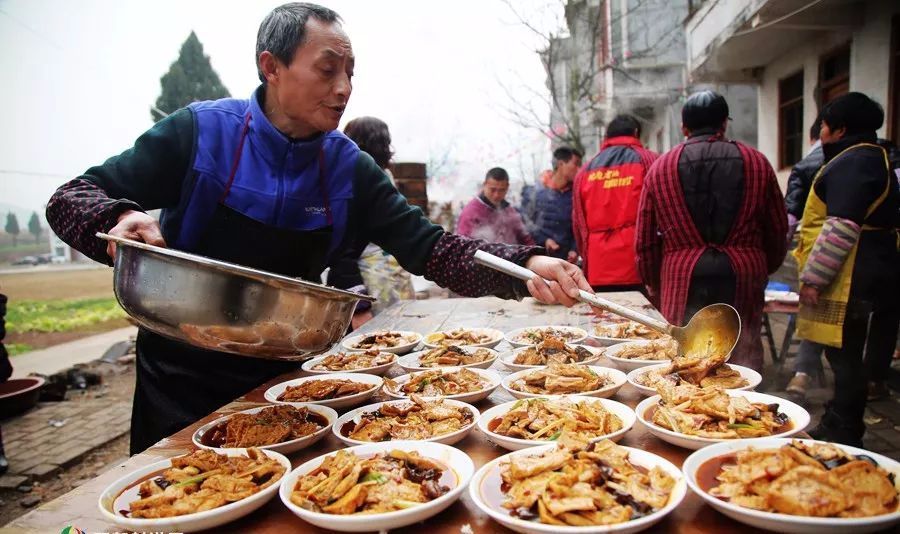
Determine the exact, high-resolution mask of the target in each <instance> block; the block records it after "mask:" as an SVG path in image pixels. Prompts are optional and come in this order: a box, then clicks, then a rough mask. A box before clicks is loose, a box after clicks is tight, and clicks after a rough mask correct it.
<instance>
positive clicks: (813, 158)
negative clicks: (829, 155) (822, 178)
mask: <svg viewBox="0 0 900 534" xmlns="http://www.w3.org/2000/svg"><path fill="white" fill-rule="evenodd" d="M821 128H822V117H816V120H815V122H813V125H812V127H811V128H810V129H809V141H810V144H811V145H812V146H811V147H810V149H809V152H807V153H806V157H804V158H803V159H801V160H800V161H798V162H797V164H796V165H794V168H793V169H791V175H790V176H788V182H787V192H786V193H785V194H784V205H785V207H786V208H787V214H788V235H787V239H788V242H790V241H791V239H792V238H793V237H794V232H795V231H796V230H797V223H798V222H800V219H801V218H802V217H803V208H805V207H806V197H808V196H809V188H810V187H812V182H813V178H815V177H816V173H817V172H819V168H821V167H822V162H823V161H824V160H825V156H824V155H823V154H822V143H821V141H819V130H820V129H821Z"/></svg>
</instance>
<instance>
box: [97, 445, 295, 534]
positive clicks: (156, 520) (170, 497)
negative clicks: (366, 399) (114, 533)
mask: <svg viewBox="0 0 900 534" xmlns="http://www.w3.org/2000/svg"><path fill="white" fill-rule="evenodd" d="M290 470H291V462H290V461H289V460H288V459H287V458H285V457H284V455H282V454H279V453H277V452H275V451H271V450H261V449H254V448H251V449H228V450H225V451H221V452H220V451H214V450H208V449H200V450H196V451H193V452H191V453H190V454H186V455H183V456H176V457H174V458H168V459H166V460H160V461H159V462H155V463H152V464H150V465H148V466H146V467H142V468H141V469H138V470H136V471H134V472H132V473H129V474H127V475H125V476H124V477H122V478H120V479H119V480H117V481H115V482H113V483H112V484H110V485H109V486H108V487H107V488H106V489H105V490H103V493H101V494H100V500H99V503H98V505H99V507H100V513H101V514H102V515H103V517H104V519H106V520H107V521H109V522H110V523H113V524H115V525H118V526H120V527H122V528H124V529H126V530H128V531H134V532H194V531H197V530H206V529H212V528H216V527H220V526H222V525H224V524H226V523H230V522H232V521H234V520H236V519H239V518H241V517H244V516H245V515H247V514H249V513H251V512H253V511H254V510H256V509H258V508H259V507H261V506H262V505H264V504H266V502H268V501H269V499H271V498H272V497H274V496H275V494H276V493H277V492H278V489H279V486H280V484H281V482H282V479H283V478H284V477H285V476H286V475H287V473H288V472H289V471H290Z"/></svg>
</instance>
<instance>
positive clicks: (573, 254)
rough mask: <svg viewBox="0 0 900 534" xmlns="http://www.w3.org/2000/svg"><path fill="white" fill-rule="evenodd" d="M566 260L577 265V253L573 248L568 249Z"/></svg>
mask: <svg viewBox="0 0 900 534" xmlns="http://www.w3.org/2000/svg"><path fill="white" fill-rule="evenodd" d="M566 261H568V262H569V263H574V264H576V265H577V264H578V253H577V252H575V251H574V250H570V251H569V253H568V254H567V255H566Z"/></svg>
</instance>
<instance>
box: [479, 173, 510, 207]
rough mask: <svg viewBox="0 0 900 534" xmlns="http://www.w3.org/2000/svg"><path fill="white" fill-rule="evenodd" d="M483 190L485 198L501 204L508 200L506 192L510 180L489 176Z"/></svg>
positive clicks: (496, 204)
mask: <svg viewBox="0 0 900 534" xmlns="http://www.w3.org/2000/svg"><path fill="white" fill-rule="evenodd" d="M481 191H482V192H483V193H484V198H486V199H488V200H489V201H490V202H491V204H493V205H495V206H499V205H500V203H501V202H503V201H504V200H506V193H507V191H509V181H507V180H494V179H493V178H488V179H487V180H485V181H484V186H482V188H481Z"/></svg>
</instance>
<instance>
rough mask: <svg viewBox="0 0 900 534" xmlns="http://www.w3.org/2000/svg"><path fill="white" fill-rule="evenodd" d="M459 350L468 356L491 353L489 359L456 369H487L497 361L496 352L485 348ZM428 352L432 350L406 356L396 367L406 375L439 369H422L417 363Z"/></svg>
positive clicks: (398, 361) (463, 348)
mask: <svg viewBox="0 0 900 534" xmlns="http://www.w3.org/2000/svg"><path fill="white" fill-rule="evenodd" d="M460 349H462V350H463V352H467V353H470V354H471V353H473V352H475V351H476V350H486V351H489V352H490V353H491V357H490V358H488V359H487V360H485V361H483V362H478V363H470V364H469V365H458V366H456V367H469V368H471V367H477V368H479V369H487V368H488V367H490V366H491V365H494V362H495V361H496V360H497V355H498V352H497V351H496V350H494V349H489V348H487V347H460ZM430 350H433V349H425V350H420V351H416V352H412V353H410V354H407V355H406V356H403V357H402V358H400V359H399V360H397V365H399V366H400V367H402V368H403V369H404V370H405V371H406V372H408V373H412V372H415V371H427V370H429V369H439V367H422V365H421V364H420V363H419V358H421V357H422V356H423V355H425V353H426V352H428V351H430ZM446 367H450V366H446Z"/></svg>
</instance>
